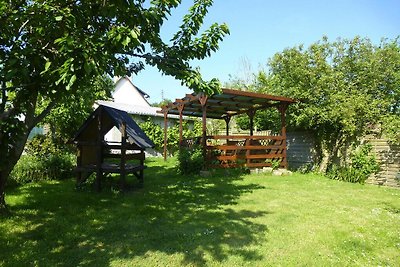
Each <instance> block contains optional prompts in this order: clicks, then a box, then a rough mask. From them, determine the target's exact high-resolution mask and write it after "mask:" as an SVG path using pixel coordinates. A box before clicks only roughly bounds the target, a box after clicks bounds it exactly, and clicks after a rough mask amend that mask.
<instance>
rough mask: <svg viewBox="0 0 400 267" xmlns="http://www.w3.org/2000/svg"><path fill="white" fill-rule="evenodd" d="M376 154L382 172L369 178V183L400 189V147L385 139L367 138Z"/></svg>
mask: <svg viewBox="0 0 400 267" xmlns="http://www.w3.org/2000/svg"><path fill="white" fill-rule="evenodd" d="M366 141H367V142H368V143H370V144H371V145H372V147H373V151H374V152H375V155H376V158H377V160H378V162H379V165H380V166H381V170H380V171H379V172H378V173H377V174H375V175H371V177H369V178H368V180H367V183H371V184H377V185H386V186H394V187H400V146H398V145H391V144H389V143H388V142H387V141H386V140H385V139H376V138H367V139H366Z"/></svg>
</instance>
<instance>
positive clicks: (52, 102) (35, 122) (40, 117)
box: [33, 100, 57, 126]
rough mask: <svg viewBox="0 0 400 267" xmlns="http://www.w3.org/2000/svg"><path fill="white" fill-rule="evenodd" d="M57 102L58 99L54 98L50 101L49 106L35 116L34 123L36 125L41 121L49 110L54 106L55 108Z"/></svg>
mask: <svg viewBox="0 0 400 267" xmlns="http://www.w3.org/2000/svg"><path fill="white" fill-rule="evenodd" d="M56 104H57V101H55V100H53V101H51V102H50V104H49V105H47V107H46V108H45V109H44V110H43V111H42V112H41V113H40V114H39V115H38V116H36V117H35V118H34V120H33V125H34V126H35V125H36V124H38V123H39V122H41V121H42V120H43V119H44V118H45V117H46V116H47V114H49V112H50V111H51V109H52V108H54V106H55V105H56Z"/></svg>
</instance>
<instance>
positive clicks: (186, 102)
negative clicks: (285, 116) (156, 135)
mask: <svg viewBox="0 0 400 267" xmlns="http://www.w3.org/2000/svg"><path fill="white" fill-rule="evenodd" d="M202 98H203V99H205V98H206V99H207V102H206V116H207V118H214V119H223V118H225V117H231V116H235V115H239V114H243V113H247V112H249V111H256V110H260V109H267V108H271V107H279V106H281V105H289V104H291V103H295V102H296V100H294V99H292V98H288V97H283V96H274V95H268V94H260V93H254V92H247V91H239V90H233V89H226V88H224V89H222V93H220V94H214V95H211V96H208V97H206V96H205V95H203V94H202V93H200V94H196V93H193V94H186V96H185V97H184V98H181V99H176V100H175V102H173V103H170V104H168V105H167V106H164V107H163V108H162V109H163V110H167V111H168V113H169V114H179V109H180V108H181V107H182V105H183V110H182V115H185V116H194V117H201V116H203V112H202V105H201V104H200V99H202Z"/></svg>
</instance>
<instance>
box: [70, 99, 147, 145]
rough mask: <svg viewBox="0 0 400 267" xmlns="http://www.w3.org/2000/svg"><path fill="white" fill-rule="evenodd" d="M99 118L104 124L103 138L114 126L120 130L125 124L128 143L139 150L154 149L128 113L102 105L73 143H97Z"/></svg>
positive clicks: (81, 129)
mask: <svg viewBox="0 0 400 267" xmlns="http://www.w3.org/2000/svg"><path fill="white" fill-rule="evenodd" d="M99 117H100V119H101V124H102V127H101V128H102V132H101V133H100V134H101V135H102V136H104V135H105V134H106V133H107V132H108V131H110V130H111V129H112V128H113V127H114V126H115V127H116V128H117V129H119V130H120V129H121V126H122V124H123V123H125V124H126V134H127V142H129V143H130V144H135V145H137V146H138V147H139V148H143V149H144V148H150V147H154V143H153V142H152V141H151V140H150V139H149V138H148V137H147V135H146V134H145V133H144V132H143V131H142V129H141V128H140V127H139V126H138V125H137V124H136V122H135V121H134V120H133V119H132V117H131V116H129V114H128V113H126V112H125V111H122V110H118V109H115V108H111V107H107V106H102V105H100V106H99V107H98V108H97V109H96V110H95V111H93V113H92V114H91V115H90V116H89V118H88V119H87V120H86V122H85V123H84V124H83V125H82V126H81V128H80V129H79V130H78V132H77V133H76V135H75V137H74V139H73V141H95V140H96V138H97V136H98V134H99V130H98V129H99V127H98V124H99V123H98V122H99Z"/></svg>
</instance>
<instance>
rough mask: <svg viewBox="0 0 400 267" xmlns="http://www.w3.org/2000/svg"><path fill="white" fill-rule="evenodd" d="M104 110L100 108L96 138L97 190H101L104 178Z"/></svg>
mask: <svg viewBox="0 0 400 267" xmlns="http://www.w3.org/2000/svg"><path fill="white" fill-rule="evenodd" d="M102 115H103V110H102V109H100V110H99V115H98V117H97V140H96V146H97V149H96V150H97V151H96V190H97V191H100V190H101V179H102V178H103V169H102V165H103V122H102Z"/></svg>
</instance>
